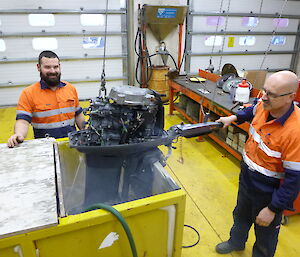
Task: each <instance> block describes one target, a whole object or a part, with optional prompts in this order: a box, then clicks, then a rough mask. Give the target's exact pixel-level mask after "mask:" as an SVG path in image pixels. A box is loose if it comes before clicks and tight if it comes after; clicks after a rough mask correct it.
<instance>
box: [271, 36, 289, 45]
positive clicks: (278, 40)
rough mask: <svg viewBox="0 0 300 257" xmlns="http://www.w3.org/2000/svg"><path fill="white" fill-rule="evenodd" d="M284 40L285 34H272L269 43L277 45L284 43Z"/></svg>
mask: <svg viewBox="0 0 300 257" xmlns="http://www.w3.org/2000/svg"><path fill="white" fill-rule="evenodd" d="M285 41H286V37H285V36H274V37H272V40H271V44H272V45H277V46H282V45H284V44H285Z"/></svg>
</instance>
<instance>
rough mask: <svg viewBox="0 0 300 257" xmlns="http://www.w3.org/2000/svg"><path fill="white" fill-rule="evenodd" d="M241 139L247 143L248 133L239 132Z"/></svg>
mask: <svg viewBox="0 0 300 257" xmlns="http://www.w3.org/2000/svg"><path fill="white" fill-rule="evenodd" d="M239 141H240V142H244V143H245V142H246V141H247V135H246V134H243V133H239Z"/></svg>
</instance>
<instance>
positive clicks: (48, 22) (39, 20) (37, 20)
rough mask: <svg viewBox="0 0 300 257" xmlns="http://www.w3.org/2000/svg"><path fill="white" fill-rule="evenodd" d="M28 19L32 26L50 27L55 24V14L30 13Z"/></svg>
mask: <svg viewBox="0 0 300 257" xmlns="http://www.w3.org/2000/svg"><path fill="white" fill-rule="evenodd" d="M28 20H29V24H30V25H31V26H40V27H48V26H54V25H55V19H54V15H53V14H29V15H28Z"/></svg>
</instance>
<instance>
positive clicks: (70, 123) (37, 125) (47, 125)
mask: <svg viewBox="0 0 300 257" xmlns="http://www.w3.org/2000/svg"><path fill="white" fill-rule="evenodd" d="M31 124H32V126H33V127H34V128H36V129H53V128H61V127H66V126H74V125H75V119H74V118H73V119H70V120H64V121H60V122H53V123H31Z"/></svg>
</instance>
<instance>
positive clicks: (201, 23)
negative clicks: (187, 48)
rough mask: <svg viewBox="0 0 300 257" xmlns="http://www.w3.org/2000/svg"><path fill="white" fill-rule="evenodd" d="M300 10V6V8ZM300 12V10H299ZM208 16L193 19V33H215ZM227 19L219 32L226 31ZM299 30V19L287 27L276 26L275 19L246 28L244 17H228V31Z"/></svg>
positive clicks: (219, 28) (261, 21)
mask: <svg viewBox="0 0 300 257" xmlns="http://www.w3.org/2000/svg"><path fill="white" fill-rule="evenodd" d="M299 8H300V6H299ZM299 11H300V9H299ZM206 18H207V17H206V16H195V17H194V18H193V31H194V32H215V31H216V26H210V25H207V24H206ZM225 23H226V17H224V24H223V25H220V26H218V30H217V31H221V30H225ZM297 28H298V20H297V19H289V24H288V26H287V27H284V28H279V27H276V26H274V24H273V18H259V23H258V25H257V26H256V27H246V26H242V17H228V23H227V28H226V31H249V30H250V31H253V32H259V31H263V32H266V31H269V32H272V31H273V30H275V31H276V32H295V31H297Z"/></svg>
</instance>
